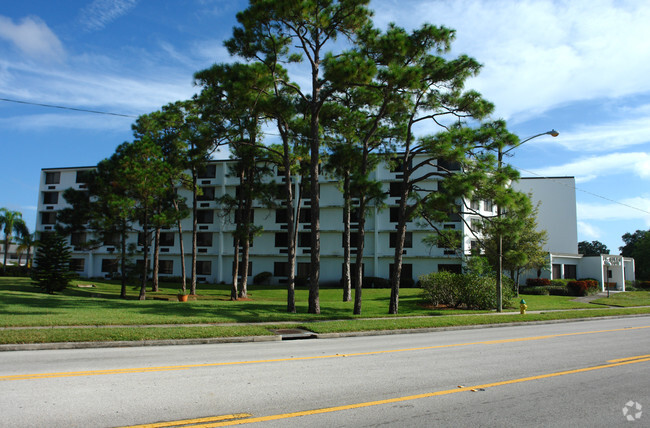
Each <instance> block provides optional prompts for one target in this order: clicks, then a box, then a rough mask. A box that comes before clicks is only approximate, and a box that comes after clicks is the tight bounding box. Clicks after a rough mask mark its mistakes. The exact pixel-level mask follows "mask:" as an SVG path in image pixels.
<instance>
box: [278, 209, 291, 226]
mask: <svg viewBox="0 0 650 428" xmlns="http://www.w3.org/2000/svg"><path fill="white" fill-rule="evenodd" d="M275 222H276V223H279V224H287V223H288V222H289V220H288V217H287V209H286V208H280V209H279V210H275Z"/></svg>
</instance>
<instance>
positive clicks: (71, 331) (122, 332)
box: [0, 326, 273, 344]
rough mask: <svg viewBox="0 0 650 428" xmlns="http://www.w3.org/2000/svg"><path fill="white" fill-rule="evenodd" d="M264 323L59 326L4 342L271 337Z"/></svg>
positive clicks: (8, 335)
mask: <svg viewBox="0 0 650 428" xmlns="http://www.w3.org/2000/svg"><path fill="white" fill-rule="evenodd" d="M270 335H273V333H272V332H270V331H269V330H268V329H267V328H265V327H261V326H236V327H230V326H214V327H146V328H133V327H116V328H57V329H49V328H47V329H29V330H3V331H0V344H25V343H55V342H114V341H140V340H177V339H204V338H215V337H241V336H270Z"/></svg>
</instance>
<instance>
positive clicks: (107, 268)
mask: <svg viewBox="0 0 650 428" xmlns="http://www.w3.org/2000/svg"><path fill="white" fill-rule="evenodd" d="M102 272H103V273H113V272H117V260H115V259H102Z"/></svg>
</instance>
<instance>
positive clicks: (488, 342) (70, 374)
mask: <svg viewBox="0 0 650 428" xmlns="http://www.w3.org/2000/svg"><path fill="white" fill-rule="evenodd" d="M645 328H650V326H639V327H625V328H617V329H611V330H596V331H584V332H576V333H560V334H551V335H546V336H532V337H519V338H514V339H500V340H486V341H479V342H467V343H453V344H449V345H434V346H424V347H419V348H405V349H388V350H384V351H369V352H356V353H351V354H334V355H315V356H309V357H289V358H275V359H268V360H250V361H227V362H222V363H205V364H189V365H179V366H163V367H141V368H127V369H113V370H90V371H78V372H60V373H35V374H22V375H9V376H0V381H12V380H33V379H48V378H59V377H75V376H100V375H111V374H124V373H146V372H159V371H173V370H187V369H192V368H201V367H218V366H232V365H244V364H261V363H278V362H285V361H307V360H318V359H327V358H341V357H359V356H367V355H382V354H390V353H396V352H413V351H426V350H432V349H443V348H454V347H462V346H474V345H496V344H503V343H515V342H525V341H531V340H545V339H553V338H558V337H570V336H579V335H584V334H599V333H613V332H619V331H630V330H639V329H645Z"/></svg>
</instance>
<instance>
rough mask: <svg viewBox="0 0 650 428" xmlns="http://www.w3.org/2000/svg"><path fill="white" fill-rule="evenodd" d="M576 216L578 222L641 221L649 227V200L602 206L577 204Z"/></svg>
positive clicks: (626, 201) (622, 201) (632, 199)
mask: <svg viewBox="0 0 650 428" xmlns="http://www.w3.org/2000/svg"><path fill="white" fill-rule="evenodd" d="M576 210H577V215H578V218H579V219H580V221H583V222H584V220H594V221H596V220H600V221H616V220H643V221H644V222H645V223H646V224H647V225H650V198H648V197H635V198H627V199H623V200H621V201H619V203H615V202H611V203H604V204H593V203H583V202H578V203H577V204H576Z"/></svg>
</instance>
